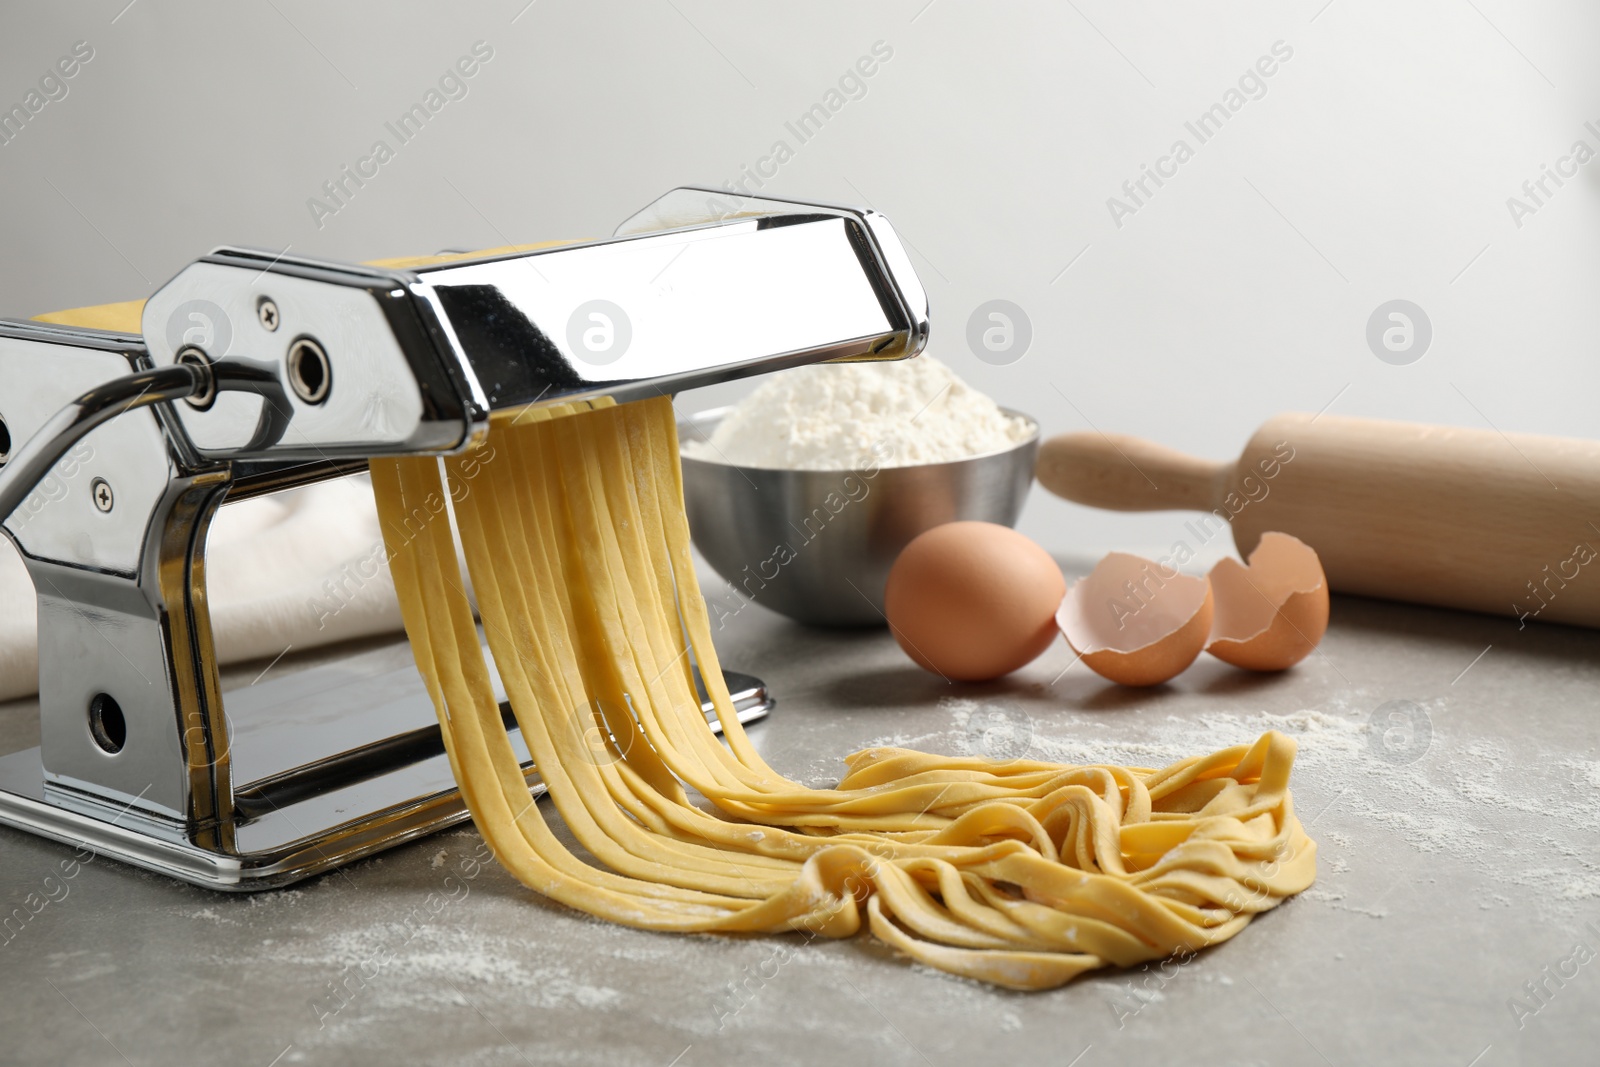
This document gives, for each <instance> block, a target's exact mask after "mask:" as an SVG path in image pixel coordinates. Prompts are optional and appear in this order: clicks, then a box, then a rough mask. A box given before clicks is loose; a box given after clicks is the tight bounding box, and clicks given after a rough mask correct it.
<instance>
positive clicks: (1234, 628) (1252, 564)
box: [1206, 532, 1328, 671]
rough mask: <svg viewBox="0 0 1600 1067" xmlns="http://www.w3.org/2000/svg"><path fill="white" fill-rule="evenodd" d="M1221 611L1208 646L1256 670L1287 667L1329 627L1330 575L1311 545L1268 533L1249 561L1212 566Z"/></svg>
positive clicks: (1214, 652) (1226, 659) (1226, 658)
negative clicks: (1328, 575) (1324, 572)
mask: <svg viewBox="0 0 1600 1067" xmlns="http://www.w3.org/2000/svg"><path fill="white" fill-rule="evenodd" d="M1210 579H1211V590H1212V595H1213V596H1214V597H1215V598H1216V611H1215V614H1214V616H1213V618H1212V622H1211V639H1210V642H1209V643H1208V644H1207V645H1206V651H1207V652H1210V653H1211V654H1212V655H1213V656H1216V657H1217V658H1218V659H1220V660H1222V661H1223V662H1225V663H1231V664H1233V665H1234V666H1235V667H1244V668H1245V669H1247V670H1252V671H1281V670H1285V669H1287V668H1289V667H1292V666H1294V665H1295V664H1296V663H1299V662H1300V661H1301V660H1303V659H1305V658H1306V657H1307V656H1308V655H1310V654H1311V650H1312V649H1314V648H1316V647H1317V642H1318V641H1321V640H1322V635H1323V633H1324V632H1326V631H1327V629H1328V580H1327V577H1326V576H1325V575H1324V574H1323V572H1322V561H1321V560H1320V559H1318V558H1317V553H1316V552H1315V551H1314V550H1313V549H1312V548H1311V546H1310V545H1308V544H1306V543H1305V542H1304V541H1301V540H1300V539H1299V538H1297V537H1292V536H1290V535H1289V534H1286V533H1276V532H1272V533H1264V534H1262V535H1261V541H1260V542H1259V543H1258V544H1257V545H1256V547H1255V550H1254V551H1252V552H1251V553H1250V559H1249V561H1248V562H1247V563H1240V562H1239V561H1238V560H1236V559H1225V560H1222V561H1221V562H1220V563H1218V564H1217V565H1216V566H1215V567H1213V568H1211V574H1210Z"/></svg>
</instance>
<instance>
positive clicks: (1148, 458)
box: [1035, 432, 1236, 511]
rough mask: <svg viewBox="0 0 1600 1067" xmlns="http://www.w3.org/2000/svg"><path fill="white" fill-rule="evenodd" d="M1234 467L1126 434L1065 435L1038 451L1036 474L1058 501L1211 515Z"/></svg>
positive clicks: (1230, 483)
mask: <svg viewBox="0 0 1600 1067" xmlns="http://www.w3.org/2000/svg"><path fill="white" fill-rule="evenodd" d="M1235 469H1236V465H1235V464H1234V463H1232V462H1227V463H1215V462H1212V461H1210V460H1204V459H1197V458H1195V457H1194V456H1187V455H1184V454H1183V453H1182V452H1177V451H1174V450H1173V449H1170V448H1166V447H1165V446H1163V445H1158V444H1154V443H1152V442H1150V441H1146V440H1144V439H1143V438H1139V437H1130V436H1128V435H1126V434H1115V433H1112V434H1105V433H1090V432H1083V433H1064V434H1060V435H1058V436H1056V437H1052V438H1050V439H1049V440H1048V441H1045V442H1044V444H1042V445H1040V446H1039V460H1038V463H1037V465H1036V467H1035V474H1036V475H1037V477H1038V479H1039V484H1040V485H1042V486H1044V487H1045V488H1046V489H1048V490H1050V491H1051V492H1052V493H1055V494H1056V495H1057V496H1061V497H1065V498H1066V499H1068V500H1071V501H1074V502H1076V503H1079V504H1087V505H1089V506H1090V507H1096V508H1110V509H1112V510H1114V511H1211V510H1213V509H1215V508H1217V507H1219V506H1221V504H1222V501H1223V499H1224V498H1225V497H1226V496H1227V495H1228V493H1229V492H1230V491H1231V490H1232V488H1233V479H1234V472H1235Z"/></svg>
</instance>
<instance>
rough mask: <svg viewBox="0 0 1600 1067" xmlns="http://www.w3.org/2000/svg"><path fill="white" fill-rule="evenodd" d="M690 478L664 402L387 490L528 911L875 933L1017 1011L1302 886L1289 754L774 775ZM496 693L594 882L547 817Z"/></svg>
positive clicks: (1307, 849)
mask: <svg viewBox="0 0 1600 1067" xmlns="http://www.w3.org/2000/svg"><path fill="white" fill-rule="evenodd" d="M677 456H678V445H677V433H676V427H675V424H674V421H673V412H672V406H671V404H670V402H669V401H668V400H667V399H665V398H661V399H657V400H649V401H640V402H636V403H632V404H626V405H620V406H619V405H609V404H597V405H592V406H591V405H568V406H558V407H554V408H550V409H532V410H528V411H524V412H522V413H521V414H520V415H519V416H518V417H516V418H510V419H507V418H500V417H497V420H496V421H495V423H494V424H493V426H492V428H491V432H490V435H489V438H488V441H487V443H486V444H485V445H483V446H480V447H479V448H477V449H474V450H472V451H470V452H468V453H466V454H463V455H460V456H456V457H451V458H449V459H446V460H444V461H443V462H441V461H439V460H436V459H421V458H404V459H394V460H374V461H373V462H372V465H371V466H372V481H373V487H374V491H375V493H376V495H377V500H378V508H379V515H380V518H381V519H382V523H383V530H384V539H385V543H386V547H387V551H388V555H389V562H390V566H391V569H392V571H393V573H394V579H395V586H396V588H397V590H398V591H399V595H400V604H401V609H402V613H403V616H404V619H405V625H406V633H407V635H408V636H409V637H410V640H411V645H412V650H413V652H414V654H415V656H416V661H417V667H418V670H419V671H420V672H421V675H422V678H423V681H424V683H425V685H426V687H427V690H428V693H429V696H430V697H431V698H432V700H433V703H434V707H435V709H436V710H437V712H438V716H439V723H440V726H441V728H442V730H443V733H444V741H445V750H446V752H447V753H448V755H449V758H450V764H451V767H452V769H453V770H454V772H455V776H456V780H457V781H458V782H459V783H460V786H461V792H462V796H463V798H464V799H465V802H466V804H467V807H468V808H469V809H470V810H471V812H472V816H473V819H474V820H475V821H476V823H477V826H478V829H479V831H480V832H481V833H482V834H483V837H484V840H485V841H486V842H487V843H488V844H489V846H490V848H491V849H493V851H494V854H495V856H496V857H498V858H499V860H500V862H501V863H502V864H504V865H505V867H506V868H507V869H508V870H509V871H510V872H511V873H512V874H513V875H515V876H516V877H517V878H518V879H519V880H520V881H521V882H522V883H523V884H525V885H527V886H529V887H530V888H532V889H534V890H535V891H537V892H539V893H542V894H544V895H546V896H548V897H550V898H552V899H554V900H558V901H560V902H562V903H564V904H566V905H568V906H570V907H573V908H577V909H579V910H581V911H584V912H587V913H589V914H591V915H595V916H599V917H601V918H604V919H608V920H611V921H613V922H618V923H622V924H625V925H628V926H634V927H639V928H643V929H651V930H667V931H684V932H688V931H725V932H745V933H754V932H768V933H777V932H783V931H792V930H804V931H809V932H811V933H813V934H817V935H822V936H828V937H847V936H850V935H852V934H855V933H857V932H858V931H859V930H860V929H861V928H862V926H863V924H865V925H866V926H867V927H868V928H869V929H870V930H871V931H872V933H873V935H874V936H876V937H878V938H879V939H881V940H882V941H884V942H886V943H887V944H889V945H891V946H893V947H894V948H895V949H897V950H898V951H900V952H902V953H904V954H905V955H907V956H909V957H911V958H912V959H914V960H917V961H919V962H921V963H924V964H926V965H928V966H930V967H936V968H938V969H940V970H944V971H949V972H951V973H953V974H959V975H964V976H967V977H970V978H975V979H979V980H982V981H986V982H991V983H994V984H996V985H1001V986H1006V987H1010V988H1013V989H1047V988H1051V987H1054V986H1058V985H1061V984H1063V983H1065V982H1068V981H1070V980H1071V979H1073V978H1075V977H1076V976H1078V975H1079V974H1082V973H1083V972H1085V971H1088V970H1093V969H1095V968H1098V967H1105V966H1129V965H1133V964H1137V963H1140V962H1142V961H1146V960H1151V959H1157V958H1161V957H1164V956H1168V955H1171V954H1174V953H1178V952H1186V953H1187V952H1194V951H1196V950H1198V949H1200V948H1201V947H1204V946H1206V945H1212V944H1216V943H1217V942H1220V941H1224V940H1227V939H1228V938H1230V937H1232V936H1233V935H1234V934H1236V933H1237V932H1238V931H1239V930H1240V929H1242V928H1243V927H1244V925H1245V924H1246V923H1247V922H1249V920H1250V918H1251V917H1252V916H1254V915H1255V914H1257V913H1259V912H1261V911H1265V910H1267V909H1269V908H1271V907H1273V906H1275V905H1276V904H1277V903H1278V902H1280V901H1281V900H1283V899H1284V898H1286V897H1288V896H1291V895H1292V894H1294V893H1298V892H1300V891H1301V890H1302V889H1304V888H1306V887H1307V886H1308V885H1310V884H1311V881H1312V879H1313V878H1314V877H1315V870H1316V858H1315V857H1316V846H1315V845H1314V844H1313V843H1312V841H1311V840H1310V839H1309V838H1307V837H1306V835H1305V833H1304V831H1303V830H1302V829H1301V826H1300V822H1299V820H1298V819H1296V818H1295V815H1294V805H1293V801H1292V799H1291V797H1290V793H1289V772H1290V768H1291V766H1292V765H1293V762H1294V753H1295V746H1294V742H1293V740H1291V739H1290V738H1288V737H1286V736H1284V735H1283V734H1280V733H1276V732H1269V733H1266V734H1264V735H1262V736H1261V737H1260V738H1259V739H1258V740H1257V741H1256V742H1255V743H1253V744H1251V745H1242V746H1237V747H1234V748H1229V749H1224V750H1222V751H1220V752H1216V753H1213V754H1212V755H1209V756H1201V757H1195V758H1192V759H1187V760H1183V761H1181V762H1179V763H1176V764H1173V765H1172V766H1171V767H1167V768H1165V769H1163V770H1153V769H1148V768H1139V767H1116V766H1088V767H1071V766H1060V765H1055V764H1050V763H1043V762H1037V761H1031V760H1009V761H1004V762H994V761H989V760H984V759H977V758H972V757H954V756H939V755H933V754H929V753H923V752H912V751H907V750H903V749H892V748H874V749H867V750H864V751H861V752H857V753H854V754H852V755H850V756H848V757H847V758H846V760H845V763H846V774H845V776H844V778H843V779H842V780H841V781H840V782H839V784H838V785H837V786H836V787H835V788H832V789H813V788H808V787H806V786H804V785H801V784H800V783H798V782H794V781H791V780H790V779H788V778H785V777H784V776H783V775H781V774H779V773H778V772H777V771H776V770H774V769H773V768H771V767H769V766H768V765H767V764H766V763H765V761H763V760H762V759H761V757H760V756H759V755H758V754H757V752H756V750H755V747H754V746H753V745H752V744H751V742H750V739H749V737H748V736H747V735H746V734H745V732H744V728H743V727H742V726H741V725H740V723H739V721H738V718H737V716H736V715H735V713H734V709H733V705H732V701H731V699H730V697H729V694H728V690H727V686H726V684H725V683H724V681H723V677H722V671H721V669H720V668H719V666H718V663H717V654H716V649H715V648H714V647H713V645H712V642H711V628H710V623H709V616H708V614H707V611H706V605H705V601H704V599H703V598H702V596H701V593H700V589H699V586H698V584H697V582H696V580H695V576H694V570H693V566H692V564H691V562H690V552H689V528H688V522H687V520H686V518H685V516H684V509H683V488H682V475H681V471H680V469H679V466H678V458H677ZM446 499H448V500H449V501H451V502H452V503H453V509H451V508H446V507H445V506H444V502H445V501H446ZM452 510H453V513H454V523H453V524H452V521H451V512H452ZM457 535H459V538H460V547H461V554H462V555H464V557H465V559H466V562H467V570H468V573H469V574H470V577H471V582H472V586H473V588H474V589H475V590H476V592H477V597H478V608H479V617H480V618H481V620H482V624H483V634H484V636H485V637H486V639H487V642H488V646H489V652H490V655H491V656H492V661H493V662H492V664H491V663H490V661H489V659H488V658H486V657H485V656H484V654H483V648H482V645H481V644H480V638H479V634H478V629H477V625H476V623H475V621H474V617H473V611H472V606H471V603H470V601H469V600H468V598H467V594H466V583H465V581H464V580H463V577H462V575H461V573H460V565H459V563H458V556H457V548H456V537H457ZM696 664H698V665H699V668H700V671H701V674H702V677H703V679H704V684H705V687H706V690H707V692H708V693H709V694H710V697H711V699H712V702H713V704H714V706H715V709H716V716H717V719H718V721H719V722H720V723H721V728H722V734H723V740H719V739H718V738H717V737H716V736H715V734H714V733H713V732H712V730H711V729H710V727H709V726H708V724H707V722H706V720H705V716H704V713H703V711H702V708H701V703H700V698H699V696H698V695H697V694H696V691H695V686H694V673H693V672H694V667H695V665H696ZM491 670H494V671H498V674H499V677H500V680H501V682H502V684H503V686H504V690H505V692H506V694H507V695H508V697H509V699H510V704H511V709H512V712H513V713H514V715H515V717H516V722H517V726H518V728H519V729H520V731H521V735H522V738H523V740H524V741H525V742H526V744H527V746H528V750H529V752H530V754H531V755H532V757H533V761H534V764H535V766H536V767H537V769H538V772H539V775H540V777H541V778H542V779H543V781H544V784H545V785H546V787H547V788H548V790H549V796H550V800H551V803H552V804H553V805H554V807H555V810H556V811H557V812H558V813H559V814H560V816H561V819H562V821H563V822H564V823H565V824H566V827H567V828H568V830H569V831H570V833H571V834H572V836H573V838H574V839H575V840H576V841H577V843H578V844H579V845H580V846H581V847H582V849H583V850H584V851H586V852H587V853H588V856H589V857H592V861H591V859H589V858H583V857H580V856H578V855H577V854H575V853H574V852H573V851H571V850H570V849H569V848H568V847H567V846H566V845H565V844H563V843H562V841H561V839H560V838H559V837H557V835H556V834H555V833H554V832H553V831H552V829H551V827H550V825H549V824H548V823H547V822H546V819H545V814H544V812H543V811H542V810H541V807H540V806H539V805H538V804H535V803H534V802H533V800H532V799H531V797H530V794H529V790H528V784H527V781H526V779H525V777H524V772H523V769H522V767H521V765H520V763H519V758H518V756H517V753H516V751H515V749H514V748H513V746H512V744H511V739H510V737H509V736H508V734H507V732H506V730H505V727H504V726H503V724H502V721H501V717H500V708H499V705H498V703H497V702H496V699H495V695H494V692H495V690H494V686H493V684H492V675H491V673H490V672H491ZM724 741H725V742H726V743H724ZM695 793H698V794H699V795H701V796H703V797H705V798H706V799H707V800H708V801H709V802H710V804H711V806H712V807H713V808H714V810H705V809H703V808H702V807H699V806H697V805H696V804H694V803H693V802H692V800H691V796H692V794H695Z"/></svg>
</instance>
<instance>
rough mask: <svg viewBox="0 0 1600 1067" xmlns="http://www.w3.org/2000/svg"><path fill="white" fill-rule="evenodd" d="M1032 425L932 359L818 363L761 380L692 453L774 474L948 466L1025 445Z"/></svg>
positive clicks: (688, 447) (687, 447) (689, 444)
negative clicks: (707, 439)
mask: <svg viewBox="0 0 1600 1067" xmlns="http://www.w3.org/2000/svg"><path fill="white" fill-rule="evenodd" d="M1033 432H1034V431H1033V425H1032V423H1031V422H1030V421H1029V420H1027V419H1023V418H1019V417H1017V416H1015V415H1008V414H1006V413H1005V412H1004V411H1002V410H1000V407H999V406H998V405H997V404H995V402H994V401H993V400H990V399H989V398H988V397H987V396H985V395H983V394H982V393H980V392H978V391H977V390H975V389H973V388H972V387H970V386H968V385H967V384H966V383H965V382H963V381H962V380H961V379H960V378H958V377H956V375H955V374H954V372H952V371H951V370H950V368H949V367H946V366H945V365H944V364H943V363H940V362H939V361H938V360H936V359H934V358H933V357H931V356H919V357H918V358H916V359H911V360H905V361H893V362H888V363H819V364H816V365H814V366H810V367H799V368H796V369H794V370H787V371H781V372H779V373H777V374H774V375H772V376H771V377H769V378H768V379H767V380H766V381H765V382H763V383H762V384H761V385H760V386H758V387H757V388H756V390H755V391H754V392H753V393H751V394H750V395H749V396H747V397H746V398H745V399H744V400H743V401H741V402H740V403H739V404H738V405H736V406H735V407H734V409H733V410H732V411H730V412H729V413H728V414H727V416H726V417H724V418H723V420H722V422H721V423H720V424H719V425H718V426H717V428H716V429H715V430H714V431H713V432H712V434H711V438H710V440H709V442H708V441H705V440H699V441H697V440H686V441H685V442H684V445H683V453H684V455H686V456H690V457H693V458H695V459H702V460H709V461H712V462H722V463H732V464H734V465H736V466H741V467H761V468H767V469H779V470H849V469H851V468H856V467H862V466H866V465H876V466H878V467H909V466H913V465H916V464H919V463H947V462H949V461H951V460H957V459H966V458H968V457H969V456H978V455H983V454H984V453H986V452H995V451H999V450H1000V449H1004V448H1009V447H1010V446H1012V445H1016V444H1020V443H1022V442H1023V441H1026V440H1027V439H1028V437H1029V436H1030V435H1031V434H1032V433H1033Z"/></svg>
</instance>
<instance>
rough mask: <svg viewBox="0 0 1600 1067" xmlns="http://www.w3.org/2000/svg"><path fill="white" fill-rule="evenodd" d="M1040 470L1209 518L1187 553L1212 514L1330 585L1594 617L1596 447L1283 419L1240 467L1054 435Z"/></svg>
mask: <svg viewBox="0 0 1600 1067" xmlns="http://www.w3.org/2000/svg"><path fill="white" fill-rule="evenodd" d="M1038 477H1039V482H1040V484H1042V485H1043V486H1044V487H1045V488H1046V489H1049V490H1050V491H1051V492H1053V493H1056V494H1058V495H1060V496H1063V497H1066V498H1067V499H1068V500H1073V501H1076V502H1078V503H1080V504H1088V505H1090V506H1093V507H1101V508H1112V509H1115V510H1118V511H1168V510H1194V511H1209V512H1212V513H1213V514H1214V515H1215V516H1216V517H1215V518H1212V517H1207V518H1205V519H1196V520H1194V521H1192V522H1190V523H1187V524H1186V525H1185V528H1184V537H1183V538H1182V540H1184V541H1187V542H1188V543H1189V546H1190V548H1191V550H1193V549H1195V548H1198V547H1199V546H1198V545H1197V544H1196V543H1195V542H1196V541H1197V540H1200V541H1204V540H1208V539H1209V537H1210V536H1211V535H1212V534H1214V533H1215V532H1216V531H1217V529H1218V528H1219V526H1220V524H1221V523H1223V522H1231V524H1232V526H1233V539H1234V542H1235V543H1236V544H1237V545H1238V547H1239V552H1240V553H1241V554H1242V555H1246V556H1247V555H1249V553H1250V551H1251V550H1252V549H1253V548H1255V546H1256V542H1257V541H1258V540H1259V539H1260V537H1261V534H1262V533H1263V532H1265V531H1267V530H1282V531H1283V532H1285V533H1290V534H1293V535H1294V536H1296V537H1298V538H1300V539H1301V540H1302V541H1304V542H1306V544H1308V545H1310V546H1311V547H1312V548H1314V549H1316V551H1317V554H1318V555H1320V556H1321V557H1322V565H1323V567H1324V569H1325V570H1326V571H1327V574H1328V585H1329V587H1330V588H1332V589H1334V590H1337V591H1339V592H1345V593H1358V594H1361V595H1364V596H1375V597H1386V598H1389V599H1394V600H1409V601H1414V602H1416V603H1420V604H1437V605H1440V606H1442V607H1452V608H1466V609H1468V610H1472V611H1485V612H1490V613H1493V614H1496V615H1510V616H1512V617H1514V618H1517V619H1519V620H1521V621H1522V622H1523V623H1524V624H1525V623H1526V622H1529V621H1532V620H1535V619H1537V620H1539V621H1541V622H1567V623H1576V624H1578V625H1580V626H1594V627H1600V441H1594V440H1583V439H1576V438H1560V437H1540V436H1536V435H1532V434H1501V433H1498V432H1496V431H1494V430H1469V429H1460V428H1458V427H1453V426H1427V425H1422V424H1418V423H1405V422H1386V421H1380V420H1377V419H1356V418H1346V417H1343V416H1338V415H1322V416H1311V415H1303V414H1289V415H1280V416H1278V417H1277V418H1274V419H1272V420H1271V421H1269V422H1268V423H1267V424H1266V425H1264V426H1262V427H1261V429H1260V430H1258V431H1257V432H1256V434H1255V436H1254V437H1252V438H1251V439H1250V443H1249V444H1247V445H1246V446H1245V449H1244V454H1243V455H1242V456H1241V457H1240V458H1239V460H1238V462H1237V463H1228V462H1223V463H1213V462H1210V461H1207V460H1202V459H1196V458H1194V457H1191V456H1186V455H1183V454H1181V453H1179V452H1174V451H1172V450H1171V449H1168V448H1164V447H1162V446H1160V445H1156V444H1152V443H1151V442H1149V441H1144V440H1140V439H1139V438H1136V437H1126V436H1122V435H1119V434H1100V433H1069V434H1062V435H1061V436H1059V437H1054V438H1051V439H1050V440H1048V441H1046V442H1045V443H1044V444H1043V445H1042V446H1041V447H1040V449H1039V463H1038ZM1207 531H1209V532H1207Z"/></svg>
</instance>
